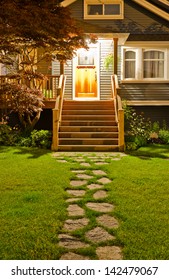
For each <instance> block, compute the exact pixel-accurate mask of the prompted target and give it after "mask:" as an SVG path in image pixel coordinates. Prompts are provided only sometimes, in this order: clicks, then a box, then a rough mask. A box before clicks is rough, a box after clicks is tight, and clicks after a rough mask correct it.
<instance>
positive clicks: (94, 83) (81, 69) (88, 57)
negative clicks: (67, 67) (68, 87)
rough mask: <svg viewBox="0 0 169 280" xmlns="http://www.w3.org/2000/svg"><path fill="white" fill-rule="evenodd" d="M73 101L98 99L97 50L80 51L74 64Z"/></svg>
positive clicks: (92, 48)
mask: <svg viewBox="0 0 169 280" xmlns="http://www.w3.org/2000/svg"><path fill="white" fill-rule="evenodd" d="M74 92H75V93H74V97H75V99H89V100H90V99H98V93H99V86H98V48H97V46H94V47H90V48H89V50H84V49H80V50H79V51H78V53H77V57H76V58H75V63H74Z"/></svg>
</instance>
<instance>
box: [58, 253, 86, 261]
mask: <svg viewBox="0 0 169 280" xmlns="http://www.w3.org/2000/svg"><path fill="white" fill-rule="evenodd" d="M60 260H90V259H89V258H88V257H86V256H82V255H79V254H75V253H71V252H70V253H66V254H64V255H62V256H61V258H60Z"/></svg>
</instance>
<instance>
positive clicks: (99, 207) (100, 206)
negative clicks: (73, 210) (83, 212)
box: [86, 202, 114, 213]
mask: <svg viewBox="0 0 169 280" xmlns="http://www.w3.org/2000/svg"><path fill="white" fill-rule="evenodd" d="M86 206H87V207H88V208H89V209H91V210H94V211H98V212H101V213H108V212H111V211H112V210H113V209H114V205H112V204H110V203H106V202H100V203H99V202H88V203H87V204H86Z"/></svg>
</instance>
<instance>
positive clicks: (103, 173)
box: [93, 170, 106, 175]
mask: <svg viewBox="0 0 169 280" xmlns="http://www.w3.org/2000/svg"><path fill="white" fill-rule="evenodd" d="M93 174H94V175H106V172H104V171H103V170H93Z"/></svg>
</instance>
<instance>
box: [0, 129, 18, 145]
mask: <svg viewBox="0 0 169 280" xmlns="http://www.w3.org/2000/svg"><path fill="white" fill-rule="evenodd" d="M17 141H18V133H17V132H16V131H15V130H13V129H12V128H11V127H10V126H8V125H6V124H1V125H0V145H6V146H14V145H15V144H16V143H17Z"/></svg>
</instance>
